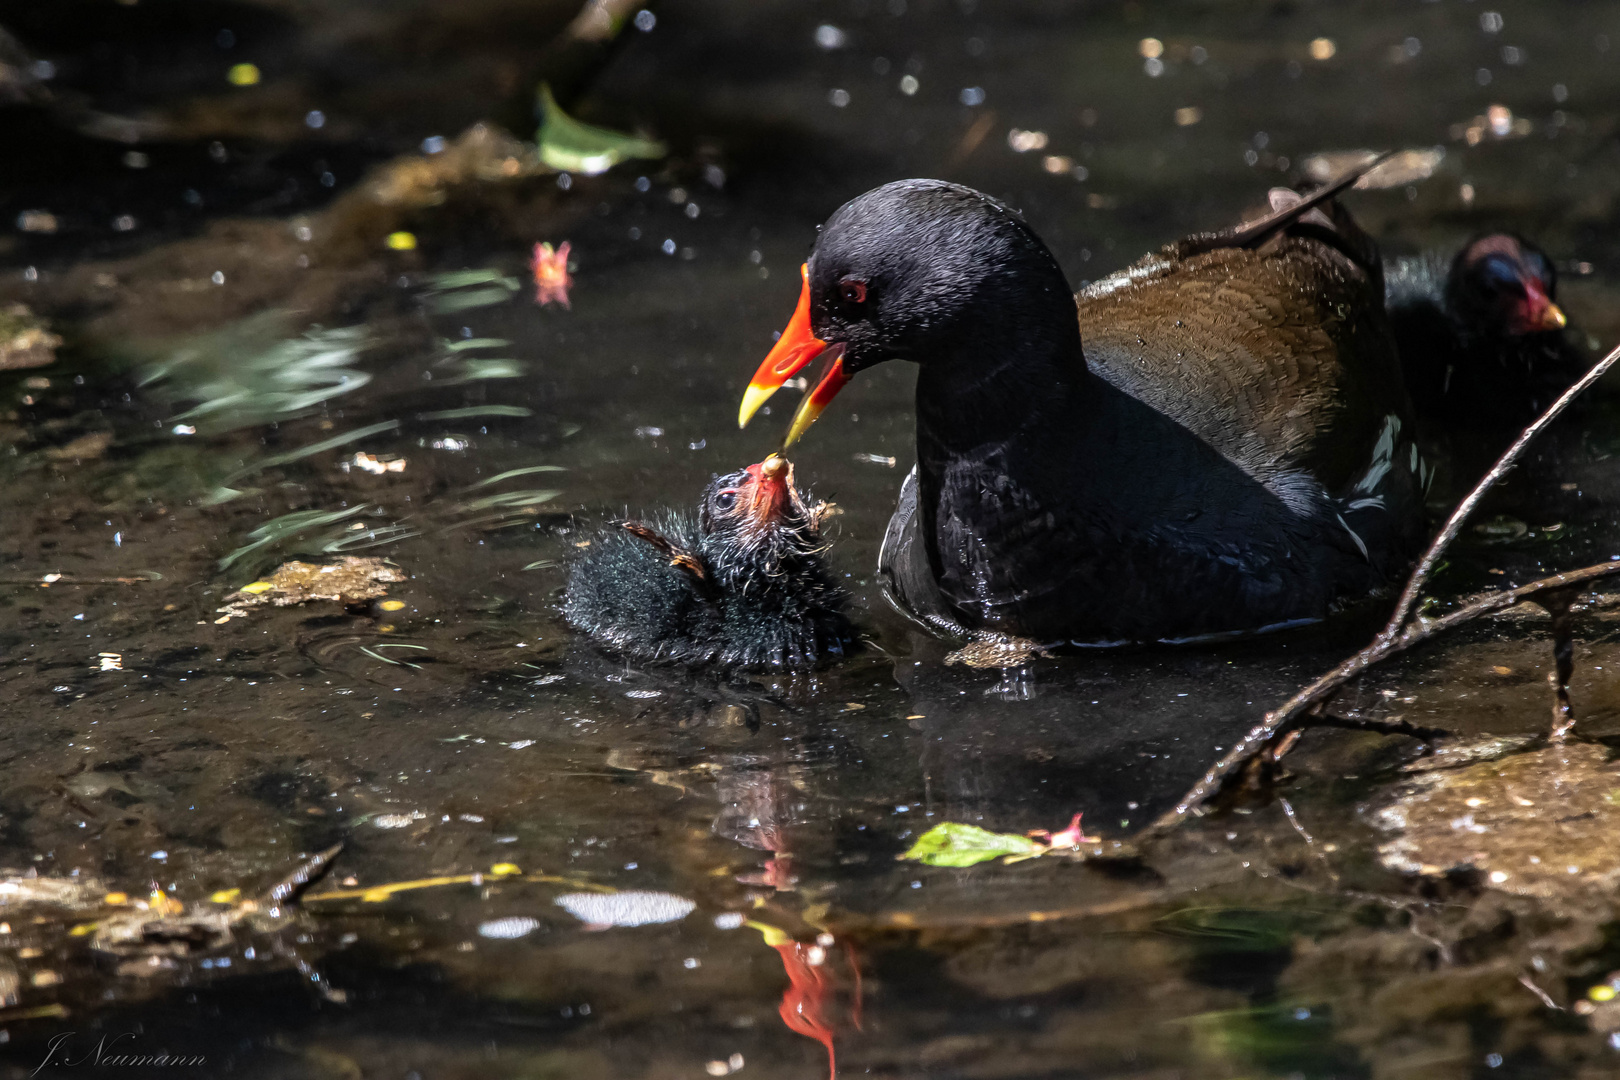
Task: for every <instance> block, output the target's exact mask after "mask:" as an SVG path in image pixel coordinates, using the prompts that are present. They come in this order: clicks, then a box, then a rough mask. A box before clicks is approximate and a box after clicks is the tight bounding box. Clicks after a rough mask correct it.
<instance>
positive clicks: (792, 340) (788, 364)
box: [737, 265, 827, 427]
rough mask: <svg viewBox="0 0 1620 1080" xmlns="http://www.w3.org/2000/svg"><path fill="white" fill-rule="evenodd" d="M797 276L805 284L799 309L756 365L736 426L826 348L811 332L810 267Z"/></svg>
mask: <svg viewBox="0 0 1620 1080" xmlns="http://www.w3.org/2000/svg"><path fill="white" fill-rule="evenodd" d="M799 276H800V277H801V278H802V279H803V281H804V288H803V289H802V290H801V291H800V293H799V306H798V307H797V308H795V309H794V311H793V318H791V319H789V320H788V324H787V329H786V330H783V331H782V336H781V337H780V338H778V339H777V342H776V345H775V346H773V347H772V349H771V351H770V353H769V354H768V355H767V356H766V357H765V362H764V363H763V364H761V365H759V370H758V371H756V372H755V373H754V378H753V381H752V382H750V383H749V384H748V390H747V392H746V393H744V394H743V399H742V407H741V408H740V409H738V410H737V426H738V427H747V426H748V421H749V420H751V419H752V418H753V416H754V414H755V413H756V412H758V411H759V407H760V406H761V405H763V404H765V402H766V401H768V400H769V399H770V396H771V395H772V394H774V393H776V392H777V391H778V390H780V389H781V388H782V384H783V383H785V382H787V381H788V380H789V379H791V378H793V376H794V375H796V374H798V373H799V371H800V370H802V369H803V368H804V366H805V365H806V364H808V363H810V361H812V360H814V359H815V358H816V357H818V356H820V355H821V354H822V352H823V351H825V350H826V348H827V343H826V342H825V341H822V340H821V339H820V338H818V337H816V336H815V335H814V334H812V333H811V332H810V268H809V266H808V265H805V266H801V267H800V268H799Z"/></svg>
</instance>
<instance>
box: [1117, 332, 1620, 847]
mask: <svg viewBox="0 0 1620 1080" xmlns="http://www.w3.org/2000/svg"><path fill="white" fill-rule="evenodd" d="M1616 361H1620V346H1617V347H1616V348H1614V349H1613V350H1611V351H1610V353H1609V355H1607V356H1605V357H1604V358H1603V359H1602V360H1599V361H1598V362H1597V363H1596V364H1593V365H1592V367H1591V369H1590V370H1589V371H1587V373H1586V374H1585V375H1582V376H1581V377H1580V379H1578V380H1577V381H1576V382H1575V383H1574V385H1572V386H1571V387H1570V388H1569V389H1568V390H1565V391H1564V392H1563V394H1561V395H1560V396H1559V398H1558V400H1557V401H1555V402H1553V403H1552V404H1551V405H1549V406H1548V407H1547V410H1546V411H1545V412H1543V413H1542V414H1541V415H1540V416H1538V417H1537V418H1536V420H1535V422H1534V423H1532V424H1531V425H1530V426H1529V427H1527V428H1525V429H1524V431H1522V432H1520V433H1519V437H1518V438H1517V439H1515V440H1513V445H1511V446H1509V447H1508V448H1507V451H1506V452H1505V453H1504V454H1503V455H1502V456H1501V457H1500V458H1498V459H1497V461H1496V464H1495V465H1493V466H1491V469H1490V471H1489V472H1487V473H1486V474H1485V475H1484V476H1483V477H1482V478H1481V479H1480V481H1479V483H1477V484H1475V485H1474V489H1473V490H1472V491H1470V492H1469V493H1468V495H1467V496H1466V497H1465V498H1464V499H1463V500H1462V502H1460V503H1458V504H1457V509H1455V510H1454V511H1452V513H1451V517H1450V518H1448V519H1447V520H1446V524H1445V527H1444V528H1442V529H1441V530H1440V533H1439V535H1437V536H1436V537H1435V538H1434V540H1433V542H1431V543H1430V544H1429V547H1428V550H1426V551H1425V552H1424V553H1423V557H1422V558H1421V559H1419V560H1418V565H1417V569H1415V570H1414V571H1413V572H1412V576H1411V577H1410V578H1408V579H1407V582H1406V588H1404V589H1403V590H1402V591H1401V596H1400V599H1399V600H1398V601H1397V602H1396V604H1395V611H1394V613H1393V614H1392V615H1391V616H1390V618H1389V622H1388V623H1387V624H1386V625H1385V626H1384V629H1383V630H1381V631H1379V633H1378V636H1377V637H1375V638H1374V639H1373V641H1372V644H1370V645H1368V646H1367V647H1366V648H1365V649H1362V650H1361V651H1360V652H1358V653H1356V654H1355V655H1354V656H1352V657H1350V659H1348V660H1346V661H1345V662H1344V663H1342V664H1340V665H1339V666H1338V667H1336V668H1334V669H1333V670H1332V671H1330V672H1328V673H1327V674H1325V675H1323V676H1322V677H1321V678H1319V679H1317V680H1316V681H1315V682H1313V683H1311V684H1310V685H1309V686H1307V687H1305V688H1304V689H1303V690H1301V691H1300V692H1299V693H1297V694H1295V695H1294V696H1293V697H1291V698H1289V699H1288V700H1287V701H1286V702H1284V703H1283V704H1282V705H1281V706H1280V707H1278V708H1276V709H1273V710H1272V711H1271V712H1269V713H1267V714H1266V717H1265V719H1264V720H1263V721H1261V722H1260V723H1259V724H1258V725H1257V726H1255V727H1254V728H1253V729H1251V730H1250V731H1249V733H1248V734H1247V735H1245V736H1244V737H1243V739H1242V740H1241V741H1240V742H1239V743H1238V744H1237V745H1236V746H1234V747H1232V749H1231V750H1230V751H1229V752H1228V753H1227V754H1226V756H1225V757H1223V758H1221V759H1220V760H1219V761H1217V762H1216V763H1215V764H1214V766H1212V767H1211V768H1210V770H1209V771H1208V772H1207V773H1205V774H1204V777H1203V779H1201V780H1199V781H1198V783H1197V784H1194V785H1193V787H1192V790H1190V791H1188V792H1187V794H1186V795H1184V796H1182V798H1181V801H1180V802H1178V803H1177V804H1176V806H1175V808H1174V809H1172V810H1169V811H1166V812H1165V813H1164V814H1162V815H1160V817H1159V819H1158V820H1157V821H1155V822H1154V823H1153V824H1152V825H1150V826H1148V828H1147V830H1146V832H1145V835H1144V837H1143V839H1148V838H1151V837H1152V836H1154V835H1158V834H1161V833H1163V832H1165V831H1166V830H1168V829H1172V828H1174V827H1175V826H1176V825H1177V824H1179V823H1180V822H1182V821H1184V820H1185V819H1186V818H1187V817H1188V815H1190V814H1196V813H1199V812H1200V811H1201V810H1202V808H1203V805H1204V804H1205V803H1206V802H1208V801H1209V799H1210V798H1212V797H1213V796H1214V795H1215V794H1216V793H1217V792H1219V791H1220V789H1221V787H1222V785H1223V784H1224V783H1225V781H1226V778H1227V777H1228V776H1229V775H1230V774H1231V773H1232V771H1233V770H1234V769H1236V768H1237V767H1239V766H1240V765H1242V764H1244V763H1245V762H1246V761H1248V760H1249V759H1250V758H1251V757H1253V756H1254V755H1256V754H1258V753H1261V752H1262V751H1264V750H1265V749H1266V747H1267V746H1269V745H1270V744H1271V741H1272V740H1273V739H1274V738H1276V736H1277V735H1278V734H1279V733H1281V732H1282V731H1284V730H1285V729H1286V728H1289V727H1298V726H1300V724H1299V723H1298V721H1299V718H1300V716H1301V714H1302V713H1304V712H1305V710H1306V709H1308V708H1310V707H1311V706H1313V705H1316V704H1318V703H1319V702H1321V701H1324V700H1325V699H1326V698H1327V697H1328V696H1329V695H1331V694H1332V693H1334V692H1336V691H1337V690H1338V689H1339V687H1341V686H1343V685H1344V684H1345V683H1347V682H1349V681H1350V680H1351V679H1352V678H1354V677H1355V676H1357V675H1359V674H1361V672H1363V671H1365V670H1366V669H1367V668H1369V667H1371V666H1372V665H1373V664H1376V663H1378V662H1379V661H1381V660H1384V659H1386V658H1388V657H1390V656H1393V655H1395V654H1396V653H1398V652H1404V651H1405V650H1406V649H1409V648H1411V647H1412V646H1413V645H1416V644H1418V643H1419V642H1420V641H1423V640H1425V639H1427V638H1429V637H1431V636H1433V635H1434V634H1437V633H1439V632H1440V631H1442V630H1445V629H1447V628H1449V627H1452V626H1455V625H1457V624H1458V623H1460V622H1465V621H1467V620H1469V619H1473V618H1477V617H1478V616H1480V615H1485V614H1488V613H1490V612H1492V611H1498V610H1500V609H1502V608H1504V607H1510V606H1512V605H1513V604H1516V603H1518V602H1519V601H1520V600H1523V599H1525V598H1526V597H1528V596H1532V595H1535V594H1537V593H1541V592H1545V591H1547V590H1549V589H1559V588H1565V587H1568V586H1571V585H1576V584H1580V583H1582V582H1586V581H1592V580H1595V579H1597V578H1600V577H1608V576H1610V575H1612V574H1616V573H1620V562H1616V563H1601V564H1599V565H1597V566H1589V567H1586V568H1585V569H1582V570H1573V571H1570V572H1569V573H1566V574H1555V575H1553V576H1552V577H1549V578H1542V579H1540V580H1539V581H1533V582H1531V583H1530V584H1528V585H1521V586H1520V587H1519V588H1517V589H1509V590H1507V591H1505V592H1500V593H1496V594H1495V595H1493V596H1490V597H1487V598H1486V599H1484V600H1480V601H1478V602H1476V603H1473V604H1469V605H1467V606H1466V607H1463V608H1461V609H1459V610H1457V611H1454V612H1452V613H1451V614H1449V615H1447V616H1445V617H1444V618H1440V619H1432V620H1426V619H1418V620H1417V621H1416V622H1415V623H1413V622H1411V618H1412V612H1413V610H1414V609H1415V608H1416V607H1417V602H1418V598H1419V597H1420V596H1421V595H1422V592H1423V587H1424V586H1425V585H1426V584H1428V579H1429V575H1430V574H1431V573H1432V572H1433V571H1434V568H1435V566H1436V565H1437V564H1438V563H1439V561H1440V557H1441V556H1442V555H1443V554H1445V551H1446V549H1447V548H1448V547H1450V546H1451V542H1452V541H1453V540H1455V539H1456V538H1457V534H1458V533H1460V532H1461V531H1462V527H1463V522H1464V521H1465V520H1466V519H1467V518H1468V515H1469V514H1471V513H1473V511H1474V510H1475V508H1477V507H1478V506H1479V503H1480V501H1481V500H1482V499H1484V497H1485V494H1486V492H1488V491H1489V490H1490V489H1491V488H1492V487H1494V486H1495V485H1496V483H1497V481H1499V480H1501V479H1502V477H1504V476H1506V475H1507V474H1508V472H1509V471H1511V470H1512V468H1513V467H1514V465H1516V464H1517V463H1518V460H1519V456H1520V455H1521V454H1523V453H1524V449H1525V447H1527V446H1529V445H1530V443H1531V442H1533V441H1534V440H1535V438H1536V436H1537V435H1540V434H1541V433H1542V432H1543V431H1545V430H1546V429H1547V426H1548V425H1549V424H1551V423H1552V422H1553V421H1554V420H1556V419H1557V418H1558V416H1559V414H1561V413H1562V412H1563V411H1564V410H1565V409H1566V408H1568V407H1569V403H1570V402H1572V401H1574V400H1575V399H1576V398H1577V397H1579V396H1580V395H1581V393H1582V392H1583V391H1585V390H1586V389H1587V388H1588V387H1590V386H1591V385H1592V384H1593V383H1595V382H1597V381H1598V380H1599V379H1601V378H1602V377H1603V376H1604V375H1605V374H1606V373H1607V372H1608V370H1609V369H1610V368H1612V367H1613V366H1614V365H1615V362H1616Z"/></svg>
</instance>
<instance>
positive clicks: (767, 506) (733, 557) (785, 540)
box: [698, 454, 821, 588]
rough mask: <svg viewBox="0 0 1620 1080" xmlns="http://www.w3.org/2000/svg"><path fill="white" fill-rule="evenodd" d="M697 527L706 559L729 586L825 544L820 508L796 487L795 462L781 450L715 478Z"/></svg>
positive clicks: (771, 572)
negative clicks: (812, 505)
mask: <svg viewBox="0 0 1620 1080" xmlns="http://www.w3.org/2000/svg"><path fill="white" fill-rule="evenodd" d="M698 528H699V533H700V535H701V543H702V549H703V559H704V562H705V563H707V564H708V565H709V567H710V568H711V570H712V571H713V572H714V574H715V576H716V577H717V578H718V579H719V581H720V583H721V584H722V585H723V586H727V587H732V586H739V587H744V588H746V587H747V586H748V585H749V584H751V583H752V582H753V581H754V580H755V579H756V578H769V577H773V576H776V575H778V574H780V573H782V572H783V571H784V570H785V569H787V568H789V567H790V566H791V564H792V563H793V561H794V560H795V559H797V558H800V557H803V556H806V555H810V554H813V553H815V552H817V551H819V550H820V549H821V532H820V529H819V528H818V527H817V515H816V512H815V511H814V510H813V509H812V508H810V507H808V506H806V505H805V501H804V497H803V496H802V495H801V494H800V493H799V490H798V488H796V487H795V486H794V484H793V466H792V464H790V463H789V462H788V460H787V459H786V458H784V457H781V456H780V455H777V454H772V455H771V456H770V457H768V458H766V459H765V460H764V461H762V462H760V463H759V464H757V465H750V466H748V468H746V469H740V470H738V471H737V472H734V473H727V474H726V475H724V476H716V477H715V478H714V479H713V480H711V481H710V482H709V486H708V488H706V489H705V490H704V492H703V505H702V506H701V507H700V508H699V510H698Z"/></svg>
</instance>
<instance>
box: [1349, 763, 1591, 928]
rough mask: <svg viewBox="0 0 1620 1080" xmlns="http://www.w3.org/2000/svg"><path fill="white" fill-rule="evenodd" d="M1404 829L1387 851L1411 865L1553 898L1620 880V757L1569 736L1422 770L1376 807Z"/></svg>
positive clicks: (1384, 854) (1393, 861) (1387, 826)
mask: <svg viewBox="0 0 1620 1080" xmlns="http://www.w3.org/2000/svg"><path fill="white" fill-rule="evenodd" d="M1371 818H1372V821H1373V824H1375V825H1376V826H1378V827H1379V828H1381V829H1383V830H1385V831H1386V832H1392V833H1395V834H1397V835H1396V837H1395V838H1394V839H1392V840H1390V841H1388V842H1387V843H1385V844H1383V845H1381V846H1380V847H1379V849H1378V855H1379V861H1380V862H1382V863H1383V864H1384V866H1386V867H1387V868H1389V869H1391V870H1394V871H1396V872H1399V873H1404V874H1415V875H1420V876H1423V877H1442V876H1446V875H1449V874H1456V873H1465V874H1473V875H1477V876H1478V877H1479V878H1481V879H1482V880H1483V881H1484V882H1487V883H1489V885H1490V886H1491V887H1492V888H1494V889H1497V890H1499V891H1501V892H1507V893H1515V894H1518V895H1521V896H1533V897H1537V898H1539V899H1543V900H1554V899H1567V898H1569V897H1571V896H1573V895H1577V894H1601V895H1604V896H1607V895H1611V894H1612V893H1613V891H1614V889H1615V887H1616V886H1617V885H1620V763H1616V762H1612V761H1610V760H1609V752H1608V750H1607V749H1605V748H1604V747H1602V746H1597V745H1594V744H1590V743H1569V744H1564V745H1559V746H1550V747H1546V748H1544V749H1541V750H1534V751H1529V752H1526V753H1518V754H1512V755H1509V756H1507V757H1500V758H1497V759H1495V760H1490V761H1482V762H1476V763H1474V764H1470V765H1466V766H1464V767H1463V768H1459V769H1449V770H1435V771H1432V772H1428V773H1424V774H1421V775H1420V776H1419V777H1418V778H1417V779H1415V780H1414V781H1412V782H1411V783H1410V784H1408V785H1407V787H1406V789H1405V792H1404V793H1403V794H1401V795H1399V796H1398V797H1397V798H1396V799H1394V801H1392V802H1390V803H1387V804H1385V805H1384V806H1382V807H1379V808H1378V809H1377V810H1375V811H1373V813H1372V814H1371Z"/></svg>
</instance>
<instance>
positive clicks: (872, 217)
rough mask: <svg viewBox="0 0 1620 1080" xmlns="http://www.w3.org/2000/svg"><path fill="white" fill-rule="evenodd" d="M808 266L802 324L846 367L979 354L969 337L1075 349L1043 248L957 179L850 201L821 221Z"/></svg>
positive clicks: (1073, 327) (1056, 272)
mask: <svg viewBox="0 0 1620 1080" xmlns="http://www.w3.org/2000/svg"><path fill="white" fill-rule="evenodd" d="M808 273H809V278H808V282H807V284H808V288H809V294H810V327H811V331H812V333H814V335H815V336H816V337H817V338H820V339H821V340H822V341H825V342H827V343H828V344H829V345H842V346H843V348H844V351H843V362H844V366H845V368H846V370H847V371H849V372H850V373H854V372H856V371H859V370H861V369H862V368H866V367H870V366H871V365H873V364H876V363H880V362H882V361H884V360H891V359H900V360H912V361H916V362H918V363H922V364H930V363H936V362H937V363H945V362H950V361H952V360H956V359H959V358H972V357H975V356H977V357H980V358H982V357H983V356H984V353H983V352H981V351H979V350H978V349H977V348H976V344H975V343H976V342H985V343H990V342H994V343H995V346H996V349H997V351H998V352H1001V353H1003V354H1004V353H1005V352H1007V351H1008V350H1009V349H1016V348H1018V347H1019V346H1020V345H1022V344H1026V343H1029V342H1030V341H1031V340H1035V341H1039V342H1040V343H1042V344H1053V345H1061V346H1073V347H1074V348H1076V349H1078V346H1079V328H1078V325H1077V323H1076V321H1075V316H1074V293H1073V291H1072V290H1071V289H1070V288H1069V284H1068V282H1067V281H1066V280H1065V279H1064V276H1063V271H1062V269H1061V268H1060V267H1059V266H1058V264H1057V260H1056V259H1054V258H1053V257H1052V253H1051V252H1050V251H1048V250H1047V248H1046V245H1045V244H1043V243H1042V242H1041V241H1040V238H1039V237H1037V236H1036V235H1035V233H1034V232H1033V231H1032V230H1031V229H1030V227H1029V226H1028V225H1027V224H1026V223H1025V222H1024V219H1023V218H1021V217H1020V216H1019V215H1018V214H1017V213H1015V212H1014V211H1013V210H1011V209H1009V208H1008V207H1006V206H1004V205H1002V204H1001V203H999V202H997V201H996V200H994V199H992V198H990V197H989V196H988V195H984V194H981V193H980V192H977V191H974V190H973V189H971V188H965V187H962V186H960V185H958V184H948V183H945V182H944V181H941V180H900V181H896V182H895V183H892V184H885V185H884V186H883V187H880V188H877V189H876V190H873V191H869V192H867V193H866V194H865V195H862V196H860V197H859V198H856V199H852V200H850V201H849V202H847V203H845V204H844V205H843V206H841V207H839V208H838V210H837V212H836V213H834V214H833V216H832V217H831V218H829V219H828V220H827V223H826V224H825V225H823V226H822V227H821V233H820V236H819V237H818V238H817V240H816V247H815V251H814V253H813V254H812V255H811V256H810V261H809V264H808ZM1009 338H1010V340H1009ZM1043 339H1052V340H1051V341H1049V342H1048V341H1045V340H1043Z"/></svg>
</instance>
